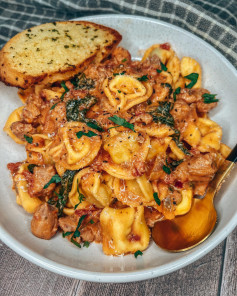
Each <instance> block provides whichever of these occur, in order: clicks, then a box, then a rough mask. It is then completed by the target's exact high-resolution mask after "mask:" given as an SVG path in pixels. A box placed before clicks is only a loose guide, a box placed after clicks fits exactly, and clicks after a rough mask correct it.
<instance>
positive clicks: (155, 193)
mask: <svg viewBox="0 0 237 296" xmlns="http://www.w3.org/2000/svg"><path fill="white" fill-rule="evenodd" d="M153 197H154V200H155V202H156V203H157V204H158V206H160V205H161V201H160V199H159V197H158V193H157V192H154V193H153Z"/></svg>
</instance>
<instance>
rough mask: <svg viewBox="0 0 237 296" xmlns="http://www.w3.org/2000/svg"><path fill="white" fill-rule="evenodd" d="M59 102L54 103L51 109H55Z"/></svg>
mask: <svg viewBox="0 0 237 296" xmlns="http://www.w3.org/2000/svg"><path fill="white" fill-rule="evenodd" d="M57 104H58V103H56V104H53V106H52V107H51V108H50V110H53V109H54V108H55V107H56V106H57Z"/></svg>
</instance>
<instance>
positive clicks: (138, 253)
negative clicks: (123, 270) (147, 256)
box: [134, 250, 143, 258]
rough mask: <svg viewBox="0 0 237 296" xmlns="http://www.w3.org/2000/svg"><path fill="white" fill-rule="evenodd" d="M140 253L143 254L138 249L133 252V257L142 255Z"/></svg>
mask: <svg viewBox="0 0 237 296" xmlns="http://www.w3.org/2000/svg"><path fill="white" fill-rule="evenodd" d="M142 255H143V253H142V252H141V251H140V250H138V251H136V252H135V253H134V257H135V258H137V256H142Z"/></svg>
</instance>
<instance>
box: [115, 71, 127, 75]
mask: <svg viewBox="0 0 237 296" xmlns="http://www.w3.org/2000/svg"><path fill="white" fill-rule="evenodd" d="M125 73H126V71H123V72H121V73H113V75H114V76H118V75H124V74H125Z"/></svg>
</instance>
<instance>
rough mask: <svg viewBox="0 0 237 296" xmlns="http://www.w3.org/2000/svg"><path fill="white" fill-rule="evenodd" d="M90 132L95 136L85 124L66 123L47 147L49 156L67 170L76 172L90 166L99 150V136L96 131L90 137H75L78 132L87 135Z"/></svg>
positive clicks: (100, 142)
mask: <svg viewBox="0 0 237 296" xmlns="http://www.w3.org/2000/svg"><path fill="white" fill-rule="evenodd" d="M90 131H91V132H93V133H94V134H95V132H94V131H93V129H92V128H89V127H88V126H87V125H86V124H85V123H81V122H68V123H66V124H65V126H63V127H61V128H60V129H59V131H58V135H57V137H56V138H55V140H54V141H53V143H52V144H51V146H50V147H49V149H48V152H49V154H50V155H51V156H52V158H53V160H54V161H55V162H58V163H59V164H60V165H61V166H63V167H64V168H66V169H68V170H78V169H80V168H83V167H85V166H87V165H89V164H91V162H92V161H93V160H94V158H95V157H96V155H97V154H98V152H99V150H100V146H101V144H102V141H101V136H100V134H99V132H98V131H96V134H95V135H93V136H91V137H87V136H85V135H82V136H81V137H79V138H78V136H77V134H78V133H79V132H83V133H85V134H88V133H89V132H90Z"/></svg>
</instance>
